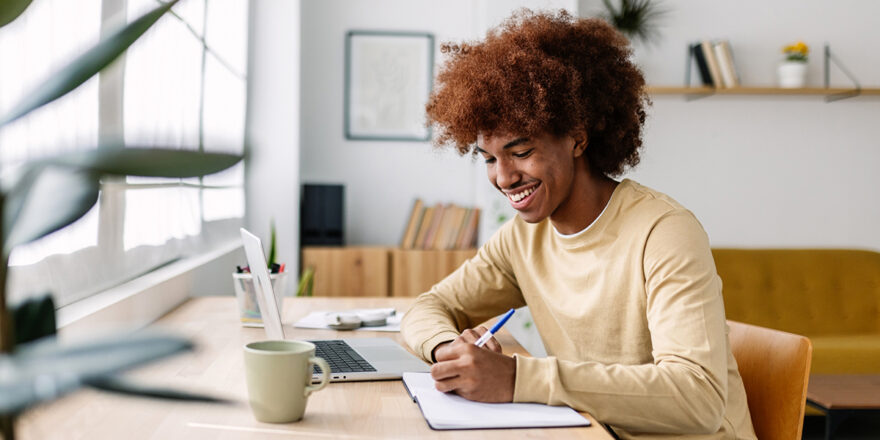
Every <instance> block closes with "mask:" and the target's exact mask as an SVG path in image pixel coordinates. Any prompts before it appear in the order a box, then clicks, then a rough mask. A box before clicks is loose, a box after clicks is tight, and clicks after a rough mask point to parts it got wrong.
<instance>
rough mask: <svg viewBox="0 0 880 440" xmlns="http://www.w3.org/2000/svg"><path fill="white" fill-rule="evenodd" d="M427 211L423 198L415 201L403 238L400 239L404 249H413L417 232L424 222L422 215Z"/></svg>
mask: <svg viewBox="0 0 880 440" xmlns="http://www.w3.org/2000/svg"><path fill="white" fill-rule="evenodd" d="M424 213H425V206H424V203H423V202H422V199H416V201H415V202H414V203H413V208H412V211H410V214H409V221H407V222H406V229H405V230H404V232H403V239H402V240H401V241H400V247H402V248H404V249H412V248H413V245H414V244H415V242H416V234H417V233H418V228H419V224H420V223H421V222H422V215H424Z"/></svg>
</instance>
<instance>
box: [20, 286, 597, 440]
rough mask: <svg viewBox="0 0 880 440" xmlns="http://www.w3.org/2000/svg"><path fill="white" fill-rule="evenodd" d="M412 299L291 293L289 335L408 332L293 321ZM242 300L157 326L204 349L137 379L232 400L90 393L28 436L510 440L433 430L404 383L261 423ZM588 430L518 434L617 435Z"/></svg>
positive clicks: (38, 421)
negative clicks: (250, 395) (285, 420)
mask: <svg viewBox="0 0 880 440" xmlns="http://www.w3.org/2000/svg"><path fill="white" fill-rule="evenodd" d="M412 301H413V299H412V298H288V299H287V300H285V304H284V307H285V312H286V313H285V315H284V322H285V323H288V324H285V327H286V330H285V331H286V333H287V334H288V337H290V338H299V339H323V338H338V337H346V338H351V337H368V336H377V335H378V336H391V337H393V338H394V339H396V340H397V341H398V342H401V343H402V338H401V336H400V334H399V333H379V332H365V331H358V332H336V331H331V330H307V329H297V328H292V327H290V325H289V323H291V322H294V321H295V320H297V319H299V318H301V317H303V316H305V315H306V314H307V313H309V312H311V311H315V310H339V309H346V308H360V307H395V308H397V310H398V311H405V310H406V309H407V308H408V307H409V306H410V304H412ZM236 307H237V306H236V304H235V298H232V297H217V298H195V299H192V300H190V301H188V302H186V303H185V304H183V305H182V306H180V307H178V308H177V309H175V310H174V311H172V312H170V313H169V314H168V315H166V316H165V317H163V318H162V319H160V320H159V321H158V322H157V323H156V324H155V326H156V327H161V328H167V329H170V330H173V331H175V332H177V333H179V334H183V335H186V336H188V337H190V338H192V339H193V340H194V341H195V342H196V344H197V347H198V348H197V350H196V351H195V352H194V353H189V354H185V355H181V356H177V357H174V358H171V359H168V360H165V361H162V362H159V363H157V364H155V365H150V366H147V367H145V368H141V369H138V370H137V371H134V372H132V373H130V374H129V377H130V378H132V379H135V380H139V381H142V382H144V383H148V384H151V385H154V386H167V387H173V388H176V389H186V390H190V391H199V392H204V393H208V394H211V395H214V396H218V397H226V398H229V399H231V400H233V401H235V402H238V403H236V404H232V405H213V404H202V403H181V402H167V401H158V400H149V399H138V398H129V397H122V396H118V395H111V394H106V393H100V392H97V391H91V390H83V391H79V392H77V393H74V394H72V395H70V396H67V397H65V398H62V399H61V400H58V401H56V402H53V403H50V404H47V405H42V406H40V407H37V408H35V409H32V410H30V411H29V412H27V413H25V415H24V416H22V417H21V418H20V419H19V423H18V434H19V436H18V437H19V438H20V439H54V438H64V439H89V440H94V439H98V440H100V439H119V438H124V439H187V440H195V439H243V438H247V439H263V438H265V439H281V438H287V437H297V438H316V439H330V438H334V439H336V438H338V439H386V438H450V439H451V438H455V439H456V440H457V439H470V438H479V439H483V438H487V439H493V438H497V439H507V438H509V437H510V436H511V435H512V433H513V431H511V430H477V431H432V430H431V429H430V428H428V426H427V424H426V423H425V420H424V419H423V418H422V415H421V412H419V409H418V406H417V405H416V404H415V403H413V401H412V399H410V398H409V396H408V395H407V393H406V391H405V390H404V388H403V384H402V383H401V382H400V381H382V382H350V383H333V384H330V385H328V386H327V387H326V388H325V389H323V390H321V391H319V392H317V393H315V394H312V396H311V397H309V403H308V406H307V408H306V413H305V416H304V417H303V419H302V420H301V421H299V422H296V423H290V424H266V423H260V422H257V421H256V420H255V419H254V418H253V416H252V415H251V412H250V408H249V407H248V405H247V388H246V386H245V381H244V363H243V356H242V346H243V345H244V344H246V343H249V342H252V341H257V340H261V339H265V333H264V331H263V329H261V328H243V327H241V326H240V325H238V316H237V309H236ZM499 340H500V342H501V343H502V345H503V346H504V347H505V352H507V353H515V352H519V353H524V351H523V350H522V348H521V347H520V346H519V345H518V344H516V342H515V341H514V339H513V338H512V337H511V336H510V334H509V333H507V332H503V331H502V332H500V333H499ZM584 416H585V417H587V418H589V419H590V421H591V422H592V423H593V426H592V427H588V428H553V429H518V430H516V431H515V435H516V436H517V437H528V438H553V439H568V438H578V439H610V438H611V436H610V435H609V434H608V433H607V432H606V431H605V430H604V429H603V428H602V427H601V426H600V425H599V424H597V423H596V421H595V420H594V419H593V418H592V417H591V416H589V415H588V414H584Z"/></svg>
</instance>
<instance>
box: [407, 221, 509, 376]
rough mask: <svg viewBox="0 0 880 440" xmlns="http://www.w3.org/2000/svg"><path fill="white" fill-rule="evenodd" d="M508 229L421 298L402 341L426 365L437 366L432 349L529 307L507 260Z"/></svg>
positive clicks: (408, 317)
mask: <svg viewBox="0 0 880 440" xmlns="http://www.w3.org/2000/svg"><path fill="white" fill-rule="evenodd" d="M510 226H511V223H510V222H508V223H507V224H505V225H504V226H503V227H502V228H501V229H500V230H499V231H498V232H497V233H496V234H495V235H493V236H492V238H490V239H489V241H488V242H486V244H484V245H483V246H482V247H481V248H480V249H479V251H477V255H475V256H474V257H473V258H471V259H470V260H468V261H466V262H465V263H464V264H462V265H461V266H460V267H459V268H458V269H456V270H455V271H454V272H453V273H452V274H450V275H449V276H447V277H446V278H445V279H443V280H442V281H440V282H439V283H437V284H436V285H434V286H433V287H431V290H430V291H428V292H426V293H423V294H422V295H420V296H419V297H418V298H417V299H416V302H415V304H413V306H412V307H411V308H410V309H409V310H408V311H407V312H406V315H404V317H403V322H402V323H401V332H402V333H403V337H404V340H405V341H406V343H407V345H409V347H410V348H411V349H412V350H413V351H414V352H415V353H417V354H419V355H421V357H422V358H423V359H424V360H426V361H428V362H433V361H434V360H433V359H432V357H431V353H432V351H433V350H434V347H436V346H437V345H439V344H440V343H442V342H446V341H451V340H453V339H455V338H456V337H458V335H459V334H460V333H461V332H462V331H463V330H465V329H468V328H472V327H474V326H476V325H478V324H480V323H482V322H485V321H487V320H489V319H491V318H493V317H495V316H497V315H499V314H501V313H504V312H505V311H507V310H508V309H510V308H511V307H522V306H524V305H525V301H524V300H523V297H522V293H521V292H520V290H519V287H518V285H517V283H516V278H515V277H514V275H513V271H512V270H511V268H510V265H509V263H508V261H507V258H506V245H505V239H506V237H507V236H508V234H509V230H510Z"/></svg>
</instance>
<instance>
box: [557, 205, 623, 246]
mask: <svg viewBox="0 0 880 440" xmlns="http://www.w3.org/2000/svg"><path fill="white" fill-rule="evenodd" d="M610 204H611V197H609V198H608V201H607V202H605V207H604V208H602V212H600V213H599V215H597V216H596V218H594V219H593V222H592V223H590V224H589V225H587V227H586V228H584V229H581V230H580V231H577V232H575V233H573V234H563V233H561V232H559V230H558V229H556V226H553V232H555V233H556V235H557V236H559V237H562V238H565V239H569V238H575V237H578V236H580V235H581V234H584V233H585V232H587V231H589V230H590V228H592V227H593V225H595V224H596V222H597V221H599V219H600V218H601V217H602V214H604V213H605V210H606V209H608V205H610ZM550 225H553V222H550Z"/></svg>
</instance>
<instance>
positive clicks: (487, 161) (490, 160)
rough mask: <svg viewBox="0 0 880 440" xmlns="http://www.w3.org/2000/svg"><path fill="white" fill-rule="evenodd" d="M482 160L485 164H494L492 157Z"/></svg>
mask: <svg viewBox="0 0 880 440" xmlns="http://www.w3.org/2000/svg"><path fill="white" fill-rule="evenodd" d="M483 159H484V160H485V161H486V163H495V158H494V157H484V158H483Z"/></svg>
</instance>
